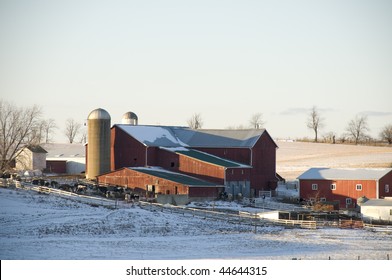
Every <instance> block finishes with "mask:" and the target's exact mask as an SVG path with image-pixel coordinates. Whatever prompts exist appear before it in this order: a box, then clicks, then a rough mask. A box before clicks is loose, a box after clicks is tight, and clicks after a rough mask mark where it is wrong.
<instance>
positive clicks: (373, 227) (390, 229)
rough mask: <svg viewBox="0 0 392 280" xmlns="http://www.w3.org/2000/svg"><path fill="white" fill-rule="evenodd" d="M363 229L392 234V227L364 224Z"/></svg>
mask: <svg viewBox="0 0 392 280" xmlns="http://www.w3.org/2000/svg"><path fill="white" fill-rule="evenodd" d="M363 228H364V229H367V230H371V231H379V232H390V233H392V226H391V225H372V224H363Z"/></svg>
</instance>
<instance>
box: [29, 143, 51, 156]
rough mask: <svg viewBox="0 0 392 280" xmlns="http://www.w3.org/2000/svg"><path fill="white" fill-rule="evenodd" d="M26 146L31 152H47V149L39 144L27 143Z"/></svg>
mask: <svg viewBox="0 0 392 280" xmlns="http://www.w3.org/2000/svg"><path fill="white" fill-rule="evenodd" d="M26 148H27V149H29V150H30V151H32V152H33V153H37V154H46V153H47V151H45V149H44V148H42V147H41V146H40V145H29V146H27V147H26Z"/></svg>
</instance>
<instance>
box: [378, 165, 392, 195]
mask: <svg viewBox="0 0 392 280" xmlns="http://www.w3.org/2000/svg"><path fill="white" fill-rule="evenodd" d="M386 185H388V187H387V188H386ZM386 196H389V197H392V171H390V172H389V173H388V174H387V175H385V176H384V177H382V178H381V179H380V182H379V198H384V197H386Z"/></svg>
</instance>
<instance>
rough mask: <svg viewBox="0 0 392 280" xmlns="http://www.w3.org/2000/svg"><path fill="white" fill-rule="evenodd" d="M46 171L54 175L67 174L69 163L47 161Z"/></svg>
mask: <svg viewBox="0 0 392 280" xmlns="http://www.w3.org/2000/svg"><path fill="white" fill-rule="evenodd" d="M46 170H48V172H52V173H59V174H64V173H67V161H65V160H47V161H46Z"/></svg>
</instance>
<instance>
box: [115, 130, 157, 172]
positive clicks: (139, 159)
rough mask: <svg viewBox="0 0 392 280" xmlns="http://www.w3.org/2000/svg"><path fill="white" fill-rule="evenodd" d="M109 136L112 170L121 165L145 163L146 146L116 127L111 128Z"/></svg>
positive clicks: (132, 165) (141, 164)
mask: <svg viewBox="0 0 392 280" xmlns="http://www.w3.org/2000/svg"><path fill="white" fill-rule="evenodd" d="M111 137H112V141H111V145H112V147H111V149H110V152H111V170H112V171H113V170H117V169H119V168H122V167H137V166H145V165H146V146H144V145H143V144H142V143H140V142H139V141H137V140H136V139H134V138H133V137H131V136H129V135H128V134H127V133H125V132H124V131H123V130H122V129H120V128H117V127H114V128H112V130H111ZM149 152H150V151H149Z"/></svg>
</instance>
